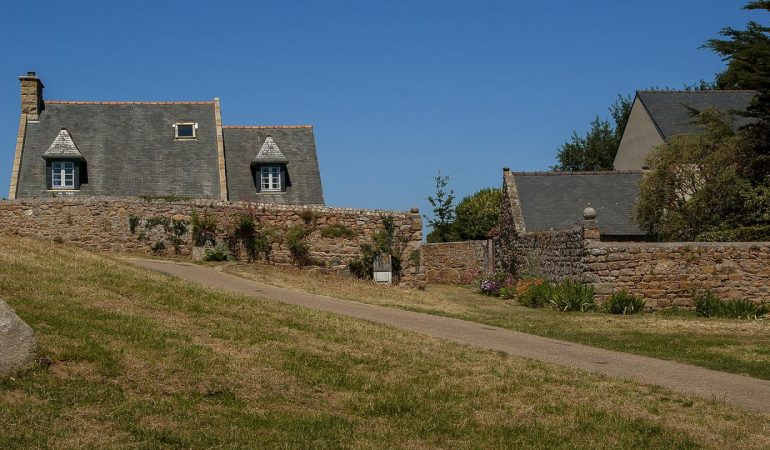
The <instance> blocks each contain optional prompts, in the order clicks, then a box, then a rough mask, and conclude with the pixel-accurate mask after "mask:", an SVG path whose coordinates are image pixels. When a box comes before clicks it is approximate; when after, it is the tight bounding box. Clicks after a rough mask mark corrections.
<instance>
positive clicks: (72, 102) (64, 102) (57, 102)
mask: <svg viewBox="0 0 770 450" xmlns="http://www.w3.org/2000/svg"><path fill="white" fill-rule="evenodd" d="M45 103H46V104H50V105H213V104H214V101H213V100H212V101H198V102H122V101H121V102H101V101H80V100H46V101H45Z"/></svg>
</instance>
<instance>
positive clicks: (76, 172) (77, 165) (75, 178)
mask: <svg viewBox="0 0 770 450" xmlns="http://www.w3.org/2000/svg"><path fill="white" fill-rule="evenodd" d="M80 164H81V163H80V161H75V163H74V164H73V166H74V171H73V174H72V175H73V178H72V183H73V188H74V189H80Z"/></svg>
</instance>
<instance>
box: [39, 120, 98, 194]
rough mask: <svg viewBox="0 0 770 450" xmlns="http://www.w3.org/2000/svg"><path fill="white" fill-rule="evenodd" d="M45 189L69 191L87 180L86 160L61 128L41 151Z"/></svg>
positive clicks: (76, 188)
mask: <svg viewBox="0 0 770 450" xmlns="http://www.w3.org/2000/svg"><path fill="white" fill-rule="evenodd" d="M43 159H45V170H46V177H45V178H46V189H49V190H60V191H70V190H78V189H80V185H81V184H82V183H87V182H88V175H87V171H86V160H85V158H83V155H82V154H81V153H80V150H78V147H77V146H76V145H75V142H74V141H73V140H72V136H70V134H69V132H68V131H67V130H66V129H65V128H62V129H61V131H59V134H58V135H57V136H56V139H54V140H53V143H51V146H50V147H48V150H46V151H45V153H43Z"/></svg>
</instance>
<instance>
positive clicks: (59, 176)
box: [51, 161, 75, 189]
mask: <svg viewBox="0 0 770 450" xmlns="http://www.w3.org/2000/svg"><path fill="white" fill-rule="evenodd" d="M51 189H75V163H74V162H73V161H53V162H51Z"/></svg>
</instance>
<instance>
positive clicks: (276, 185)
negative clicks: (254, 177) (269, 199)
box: [260, 165, 282, 192]
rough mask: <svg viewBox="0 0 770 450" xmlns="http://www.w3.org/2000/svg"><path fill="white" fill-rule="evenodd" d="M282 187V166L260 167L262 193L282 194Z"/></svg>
mask: <svg viewBox="0 0 770 450" xmlns="http://www.w3.org/2000/svg"><path fill="white" fill-rule="evenodd" d="M281 186H282V185H281V166H279V165H269V166H262V167H260V191H262V192H280V191H281V190H282V189H281Z"/></svg>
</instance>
